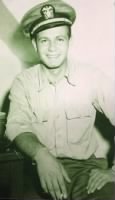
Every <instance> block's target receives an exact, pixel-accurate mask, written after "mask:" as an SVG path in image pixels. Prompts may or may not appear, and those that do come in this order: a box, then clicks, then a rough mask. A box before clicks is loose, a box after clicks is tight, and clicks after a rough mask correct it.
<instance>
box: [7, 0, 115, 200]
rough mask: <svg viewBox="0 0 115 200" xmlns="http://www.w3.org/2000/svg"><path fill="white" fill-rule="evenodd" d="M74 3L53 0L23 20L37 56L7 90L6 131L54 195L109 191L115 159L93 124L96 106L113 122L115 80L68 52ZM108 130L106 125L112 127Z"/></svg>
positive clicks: (71, 197)
mask: <svg viewBox="0 0 115 200" xmlns="http://www.w3.org/2000/svg"><path fill="white" fill-rule="evenodd" d="M75 18H76V13H75V10H74V9H73V8H72V7H71V6H70V5H68V4H66V3H64V2H63V1H56V0H50V1H47V2H45V3H42V4H39V5H37V6H35V7H34V8H32V9H31V10H30V11H29V12H28V13H27V14H26V15H25V16H24V18H23V20H22V28H23V30H24V33H25V35H26V36H27V37H30V38H31V40H32V43H33V45H34V48H35V50H36V51H37V53H38V56H39V58H40V64H38V65H37V66H34V67H32V68H30V69H27V70H25V71H24V72H22V73H21V74H20V75H19V76H18V77H17V78H16V79H15V81H14V83H13V86H12V89H11V93H10V100H11V103H10V111H9V115H8V121H7V128H6V134H7V136H8V137H9V138H10V140H11V141H13V140H14V141H15V143H16V144H17V145H18V147H19V148H20V149H21V150H22V151H23V152H25V153H26V154H27V155H29V156H30V157H31V158H32V160H34V161H35V162H36V167H37V172H38V175H39V177H40V181H41V186H42V188H43V189H44V191H45V192H46V193H49V194H51V196H52V197H53V199H68V200H76V199H85V200H86V199H88V200H89V199H109V200H110V199H112V196H113V187H114V183H113V182H114V176H113V175H114V173H115V171H114V167H112V169H108V163H107V159H106V155H107V151H108V145H107V143H106V142H105V140H104V139H103V138H101V137H100V136H99V135H98V134H97V132H96V131H94V122H95V116H96V109H97V110H99V111H100V112H103V113H104V114H105V116H106V117H107V118H108V119H109V120H110V122H111V123H112V124H113V125H115V115H114V114H115V113H114V103H113V102H114V96H113V84H112V83H111V81H110V80H108V77H105V76H104V75H103V74H101V73H100V72H98V71H97V70H96V69H94V68H90V67H89V66H84V65H81V64H78V63H75V64H73V63H72V62H70V61H69V60H68V59H67V57H68V55H67V54H68V48H69V41H70V37H71V26H72V24H73V23H74V21H75ZM108 134H109V133H108Z"/></svg>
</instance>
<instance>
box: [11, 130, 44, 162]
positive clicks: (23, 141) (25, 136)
mask: <svg viewBox="0 0 115 200" xmlns="http://www.w3.org/2000/svg"><path fill="white" fill-rule="evenodd" d="M14 142H15V144H16V145H17V146H18V148H19V149H20V150H21V151H23V152H24V153H25V154H26V155H28V156H29V157H31V158H32V159H33V160H34V158H35V156H36V154H38V152H39V150H40V149H41V148H44V146H43V145H42V144H41V143H40V141H39V140H38V138H37V137H36V135H34V134H33V133H31V132H30V133H29V132H28V133H27V132H26V133H21V134H20V135H18V136H17V137H16V138H15V140H14Z"/></svg>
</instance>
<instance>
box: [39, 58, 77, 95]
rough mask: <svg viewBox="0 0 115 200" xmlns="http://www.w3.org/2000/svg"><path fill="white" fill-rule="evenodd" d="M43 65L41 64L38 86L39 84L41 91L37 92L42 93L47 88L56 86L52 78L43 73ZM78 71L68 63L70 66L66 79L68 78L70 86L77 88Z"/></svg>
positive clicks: (67, 69) (66, 72)
mask: <svg viewBox="0 0 115 200" xmlns="http://www.w3.org/2000/svg"><path fill="white" fill-rule="evenodd" d="M43 67H44V66H43V64H39V67H38V84H39V89H38V90H37V91H38V92H40V91H42V90H43V89H44V88H46V87H47V86H48V83H49V84H54V83H53V82H52V80H50V78H48V77H47V75H46V74H45V73H44V71H43ZM76 77H77V76H76V69H75V65H74V64H72V63H70V61H68V66H67V68H66V71H65V75H64V78H66V80H67V83H68V84H70V85H71V86H73V87H74V86H76V84H77V83H76V82H77V81H76Z"/></svg>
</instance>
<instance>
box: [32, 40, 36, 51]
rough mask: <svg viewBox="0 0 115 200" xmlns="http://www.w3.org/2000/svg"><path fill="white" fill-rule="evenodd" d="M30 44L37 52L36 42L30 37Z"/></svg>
mask: <svg viewBox="0 0 115 200" xmlns="http://www.w3.org/2000/svg"><path fill="white" fill-rule="evenodd" d="M32 45H33V47H34V49H35V51H36V52H37V44H36V41H35V39H32Z"/></svg>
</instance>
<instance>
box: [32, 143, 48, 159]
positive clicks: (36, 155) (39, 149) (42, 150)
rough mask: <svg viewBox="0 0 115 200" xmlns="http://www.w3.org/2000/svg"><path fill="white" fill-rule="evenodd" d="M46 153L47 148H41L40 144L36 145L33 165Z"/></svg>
mask: <svg viewBox="0 0 115 200" xmlns="http://www.w3.org/2000/svg"><path fill="white" fill-rule="evenodd" d="M46 151H47V152H48V150H47V148H46V147H45V146H43V145H41V144H40V145H38V147H37V149H36V152H35V154H34V156H33V161H34V163H37V162H39V159H40V157H42V153H43V152H46Z"/></svg>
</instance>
